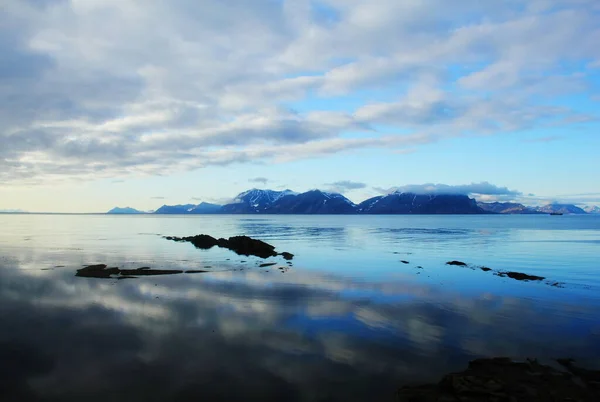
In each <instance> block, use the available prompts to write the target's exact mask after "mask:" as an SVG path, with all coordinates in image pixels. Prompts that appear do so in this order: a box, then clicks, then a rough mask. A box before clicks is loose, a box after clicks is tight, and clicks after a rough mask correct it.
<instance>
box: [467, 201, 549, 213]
mask: <svg viewBox="0 0 600 402" xmlns="http://www.w3.org/2000/svg"><path fill="white" fill-rule="evenodd" d="M477 206H479V207H480V208H482V209H483V210H485V211H488V212H493V213H495V214H521V215H522V214H541V213H543V212H540V211H537V210H536V209H535V208H531V207H527V206H525V205H523V204H518V203H516V202H478V203H477Z"/></svg>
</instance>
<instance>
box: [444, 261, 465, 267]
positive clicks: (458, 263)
mask: <svg viewBox="0 0 600 402" xmlns="http://www.w3.org/2000/svg"><path fill="white" fill-rule="evenodd" d="M446 265H456V266H458V267H466V266H467V264H466V263H464V262H462V261H448V262H447V263H446Z"/></svg>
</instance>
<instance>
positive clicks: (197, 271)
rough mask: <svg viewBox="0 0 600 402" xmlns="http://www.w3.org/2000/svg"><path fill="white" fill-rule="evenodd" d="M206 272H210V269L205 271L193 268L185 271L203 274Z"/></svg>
mask: <svg viewBox="0 0 600 402" xmlns="http://www.w3.org/2000/svg"><path fill="white" fill-rule="evenodd" d="M205 272H209V271H203V270H201V269H192V270H189V271H185V273H186V274H203V273H205Z"/></svg>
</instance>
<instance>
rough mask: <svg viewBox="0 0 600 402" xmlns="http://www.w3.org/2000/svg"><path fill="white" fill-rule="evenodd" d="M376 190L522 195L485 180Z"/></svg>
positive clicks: (388, 191)
mask: <svg viewBox="0 0 600 402" xmlns="http://www.w3.org/2000/svg"><path fill="white" fill-rule="evenodd" d="M377 190H378V191H379V192H381V193H383V194H388V193H391V192H394V191H399V192H403V193H415V194H476V195H480V196H510V197H513V198H514V197H517V196H520V195H522V193H521V192H520V191H516V190H510V189H509V188H507V187H500V186H496V185H495V184H492V183H488V182H486V181H484V182H481V183H471V184H462V185H448V184H434V183H426V184H409V185H406V186H401V187H393V188H391V189H377Z"/></svg>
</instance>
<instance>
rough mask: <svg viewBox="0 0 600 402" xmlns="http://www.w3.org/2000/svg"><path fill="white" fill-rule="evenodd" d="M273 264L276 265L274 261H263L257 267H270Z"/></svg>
mask: <svg viewBox="0 0 600 402" xmlns="http://www.w3.org/2000/svg"><path fill="white" fill-rule="evenodd" d="M273 265H277V263H276V262H265V263H264V264H260V265H259V266H258V267H259V268H264V267H271V266H273ZM279 269H282V268H279Z"/></svg>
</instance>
